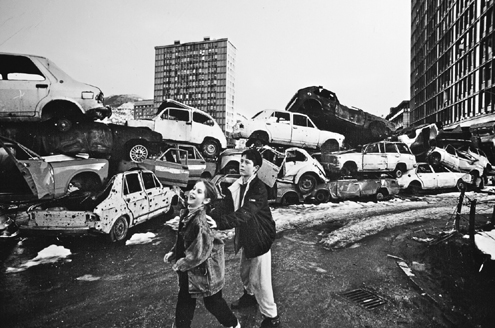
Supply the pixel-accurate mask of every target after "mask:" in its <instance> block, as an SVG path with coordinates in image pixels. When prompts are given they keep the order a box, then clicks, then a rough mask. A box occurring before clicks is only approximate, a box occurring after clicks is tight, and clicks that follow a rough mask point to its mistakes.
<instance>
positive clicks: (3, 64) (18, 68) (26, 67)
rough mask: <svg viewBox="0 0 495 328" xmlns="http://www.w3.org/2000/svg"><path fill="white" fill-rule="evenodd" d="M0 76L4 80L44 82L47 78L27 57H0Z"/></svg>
mask: <svg viewBox="0 0 495 328" xmlns="http://www.w3.org/2000/svg"><path fill="white" fill-rule="evenodd" d="M0 75H1V79H2V80H17V81H20V80H30V81H43V80H44V79H45V77H44V76H43V74H42V73H41V71H40V70H39V69H38V67H36V65H35V64H34V63H33V62H32V61H31V60H30V59H29V58H27V57H23V56H12V55H0Z"/></svg>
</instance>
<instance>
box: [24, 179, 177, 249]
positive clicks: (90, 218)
mask: <svg viewBox="0 0 495 328" xmlns="http://www.w3.org/2000/svg"><path fill="white" fill-rule="evenodd" d="M179 192H180V191H179V190H178V188H169V187H164V186H163V185H162V184H161V183H160V182H159V181H158V179H157V177H156V176H155V175H154V174H153V172H151V171H148V170H134V171H128V172H123V173H118V174H116V175H115V176H114V177H113V178H112V179H111V180H110V181H109V182H108V184H107V186H106V187H105V188H104V189H103V190H102V191H100V192H96V193H91V194H89V195H84V194H83V195H81V197H79V198H77V197H73V198H68V199H64V200H58V201H54V202H48V203H43V204H39V205H36V206H32V207H31V208H29V209H28V210H27V218H26V217H24V218H22V217H20V218H18V219H17V220H16V221H15V223H16V225H17V226H18V227H19V231H20V234H21V235H22V234H25V235H26V234H31V235H37V234H39V235H42V234H48V235H81V234H83V235H86V234H100V235H101V234H104V235H107V236H108V237H109V238H110V240H111V241H121V240H123V239H125V238H126V236H127V233H128V230H129V228H132V227H133V226H136V225H138V224H140V223H143V222H145V221H147V220H149V219H151V218H153V217H156V216H158V215H160V214H163V213H167V212H169V211H170V210H171V209H172V205H173V204H175V203H176V202H177V201H178V195H179Z"/></svg>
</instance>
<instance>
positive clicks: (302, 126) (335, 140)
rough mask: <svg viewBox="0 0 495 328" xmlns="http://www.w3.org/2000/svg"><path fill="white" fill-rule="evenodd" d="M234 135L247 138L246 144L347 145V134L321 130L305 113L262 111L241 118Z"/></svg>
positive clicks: (333, 149) (310, 146) (329, 146)
mask: <svg viewBox="0 0 495 328" xmlns="http://www.w3.org/2000/svg"><path fill="white" fill-rule="evenodd" d="M232 138H234V139H240V138H242V139H248V141H247V143H246V146H248V147H249V146H251V145H255V146H256V147H260V146H263V145H274V146H293V147H301V148H309V149H321V148H322V147H323V148H325V149H327V150H328V151H337V150H339V149H341V148H342V147H343V145H344V139H345V138H344V136H343V135H341V134H339V133H335V132H330V131H325V130H320V129H319V128H317V127H316V125H315V123H313V121H312V120H311V119H310V118H309V117H308V116H307V115H305V114H301V113H291V112H287V111H276V110H262V111H260V112H258V113H257V114H255V115H254V116H253V117H252V118H251V119H249V120H240V121H238V122H237V123H236V124H235V125H234V128H233V132H232Z"/></svg>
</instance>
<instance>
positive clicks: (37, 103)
mask: <svg viewBox="0 0 495 328" xmlns="http://www.w3.org/2000/svg"><path fill="white" fill-rule="evenodd" d="M111 114H112V111H111V109H110V107H107V106H104V105H103V93H102V92H101V90H100V89H99V88H97V87H94V86H92V85H89V84H85V83H81V82H78V81H76V80H74V79H73V78H71V77H70V76H69V75H67V73H65V72H64V71H62V70H61V69H60V68H58V67H57V65H55V63H53V62H52V61H51V60H49V59H48V58H44V57H40V56H34V55H24V54H13V53H0V120H2V121H10V122H34V121H36V122H39V121H48V120H53V122H54V123H55V125H56V126H57V127H58V128H59V129H60V130H61V131H67V130H69V129H70V128H71V127H72V125H73V123H74V122H78V121H80V120H81V119H84V118H88V119H103V118H105V117H109V116H110V115H111Z"/></svg>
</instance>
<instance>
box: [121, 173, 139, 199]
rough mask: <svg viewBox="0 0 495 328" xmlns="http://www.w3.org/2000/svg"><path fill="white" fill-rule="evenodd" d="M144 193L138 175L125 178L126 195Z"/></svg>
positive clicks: (129, 175)
mask: <svg viewBox="0 0 495 328" xmlns="http://www.w3.org/2000/svg"><path fill="white" fill-rule="evenodd" d="M139 191H142V189H141V184H140V183H139V176H138V174H137V173H133V174H127V175H126V176H125V184H124V195H128V194H133V193H135V192H139Z"/></svg>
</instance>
